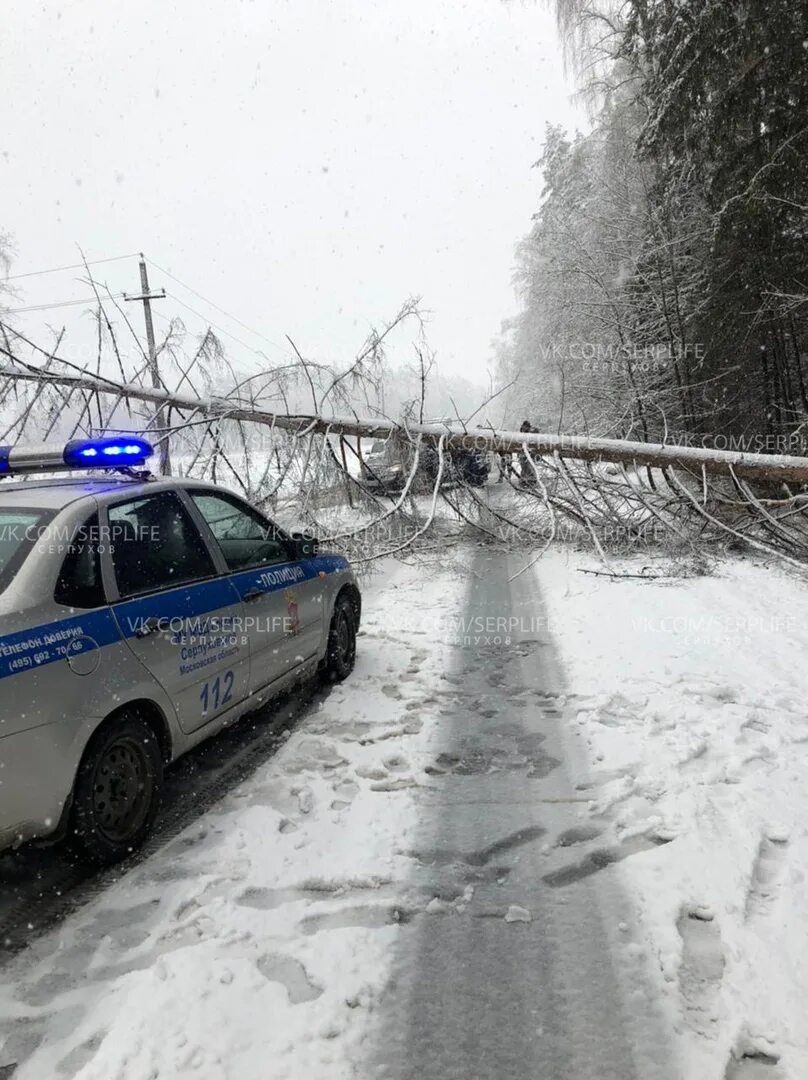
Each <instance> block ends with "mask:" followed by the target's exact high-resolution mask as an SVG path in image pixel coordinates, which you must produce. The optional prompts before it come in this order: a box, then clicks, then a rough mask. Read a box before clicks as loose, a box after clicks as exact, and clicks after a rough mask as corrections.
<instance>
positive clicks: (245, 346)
mask: <svg viewBox="0 0 808 1080" xmlns="http://www.w3.org/2000/svg"><path fill="white" fill-rule="evenodd" d="M149 262H151V259H149ZM152 265H154V264H152ZM156 269H159V267H156ZM170 276H171V275H170V274H169V277H170ZM167 295H168V296H170V297H171V298H172V300H176V301H177V303H178V304H182V306H183V307H184V308H187V309H188V311H190V312H191V314H192V315H196V317H197V319H201V320H202V322H203V323H206V324H207V325H208V326H212V327H213V329H214V330H218V331H219V333H220V334H224V335H225V336H226V337H229V338H231V339H232V340H233V341H235V342H237V343H238V344H239V345H241V347H242V348H243V349H246V350H247V351H248V352H251V353H255V355H256V356H261V357H263V358H264V359H265V360H266V359H267V356H266V354H265V353H262V352H261V350H260V349H256V348H255V347H254V346H253V345H248V344H247V342H246V341H242V340H241V338H238V337H236V335H235V334H231V333H230V331H229V330H225V329H224V327H223V326H218V325H217V324H216V323H215V322H211V320H210V319H209V318H208V317H207V315H203V314H202V313H201V312H199V311H197V310H196V309H195V308H192V307H191V305H190V304H186V303H185V301H184V300H180V298H179V297H178V296H177V294H176V293H168V294H167ZM214 307H215V305H214ZM278 348H281V346H280V345H279V346H278ZM285 351H286V352H288V350H285Z"/></svg>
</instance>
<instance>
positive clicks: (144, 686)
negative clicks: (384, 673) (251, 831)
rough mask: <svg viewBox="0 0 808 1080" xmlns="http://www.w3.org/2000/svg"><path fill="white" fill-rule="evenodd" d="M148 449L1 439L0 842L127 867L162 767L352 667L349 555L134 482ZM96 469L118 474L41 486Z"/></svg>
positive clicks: (201, 492)
mask: <svg viewBox="0 0 808 1080" xmlns="http://www.w3.org/2000/svg"><path fill="white" fill-rule="evenodd" d="M151 453H152V449H151V447H150V446H149V445H148V443H146V442H144V441H143V440H141V439H135V438H124V439H103V440H94V441H82V442H73V443H69V444H68V445H67V446H66V447H60V448H59V449H54V448H53V447H49V446H40V447H0V848H6V847H9V846H14V845H17V844H19V843H21V842H23V841H25V840H29V839H32V838H35V837H44V836H48V835H52V836H56V837H58V836H66V837H68V838H69V839H70V841H71V843H73V844H74V845H75V846H77V847H78V848H79V850H80V851H81V852H83V853H84V854H85V855H86V856H88V857H89V858H91V859H92V860H95V861H97V862H111V861H114V860H116V859H119V858H121V857H123V856H124V855H125V854H126V853H127V852H129V851H130V850H131V849H132V848H134V847H135V846H137V845H138V844H139V843H140V842H141V840H142V839H143V838H144V836H145V835H146V833H147V832H148V830H149V827H150V825H151V824H152V821H153V819H154V815H155V813H156V810H157V806H158V802H159V795H160V787H161V783H162V778H163V769H164V767H165V766H166V765H167V764H168V763H169V762H171V761H173V760H175V759H176V758H177V757H179V756H180V755H181V754H183V753H185V751H186V750H188V749H190V748H191V747H192V746H194V745H195V744H196V743H199V742H200V741H202V740H203V739H206V738H207V737H208V736H210V735H212V734H213V733H214V732H216V731H218V730H219V729H220V728H222V727H223V726H224V725H225V724H229V723H230V722H231V721H233V720H235V719H236V718H237V717H239V716H240V715H241V714H243V713H245V712H247V711H248V710H250V709H254V708H255V707H256V706H257V705H258V704H260V703H261V702H262V701H263V700H265V699H266V698H268V697H270V696H272V695H273V694H275V693H277V692H280V691H282V690H284V689H285V688H287V687H288V686H289V685H290V684H292V683H294V682H297V681H298V680H300V679H302V678H303V677H305V676H306V675H308V674H310V673H313V672H314V671H315V670H316V669H318V668H319V669H320V670H321V671H323V672H324V673H325V674H326V675H327V676H328V677H329V678H331V679H332V680H339V679H343V678H345V677H346V676H347V675H348V674H349V673H350V671H351V670H352V668H353V664H354V657H355V652H356V632H357V628H358V625H359V618H360V613H361V598H360V594H359V590H358V588H357V585H356V581H355V579H354V575H353V573H352V571H351V568H350V566H349V565H348V562H347V561H346V559H344V558H343V557H342V556H340V555H331V554H320V553H319V552H318V550H317V544H316V541H313V540H309V539H305V538H303V537H302V536H300V535H299V534H292V535H289V534H287V533H284V532H283V531H282V530H281V529H279V528H277V527H276V526H275V525H273V523H272V522H271V521H269V520H268V519H267V518H266V517H264V515H263V514H261V513H260V512H259V511H258V510H256V509H255V508H254V507H252V506H250V505H249V504H248V503H246V502H244V501H243V500H241V499H240V498H238V497H237V496H235V495H233V494H231V493H230V492H228V491H225V490H223V489H221V488H218V487H216V486H215V485H212V484H208V483H203V482H199V481H195V480H187V479H186V480H178V479H172V478H166V479H154V478H151V477H149V475H148V473H145V474H142V475H137V474H136V472H134V471H132V468H131V467H132V466H139V465H142V464H143V463H144V462H145V460H146V458H147V457H148V456H149V455H150V454H151ZM121 466H126V468H125V469H124V470H123V475H116V474H115V473H113V472H110V471H109V470H110V469H113V468H118V469H120V468H121ZM88 468H90V469H91V468H103V469H105V470H107V471H106V472H105V473H104V474H103V475H101V474H95V475H93V474H92V473H89V474H87V473H86V472H85V473H84V475H70V476H65V477H62V478H57V479H45V478H44V477H43V476H42V475H41V474H43V473H46V472H47V473H52V472H54V471H59V470H70V469H82V470H86V469H88ZM37 473H39V474H40V475H39V476H37V475H36V474H37ZM15 474H28V475H27V476H26V477H25V478H23V479H21V480H19V481H16V480H15V479H14V476H15Z"/></svg>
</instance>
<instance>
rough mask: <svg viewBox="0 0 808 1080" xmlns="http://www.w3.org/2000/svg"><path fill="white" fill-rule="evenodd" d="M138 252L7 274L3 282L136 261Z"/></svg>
mask: <svg viewBox="0 0 808 1080" xmlns="http://www.w3.org/2000/svg"><path fill="white" fill-rule="evenodd" d="M137 256H138V252H137V251H136V252H134V253H133V254H132V255H113V256H111V257H110V258H109V259H90V260H89V261H88V262H86V263H73V264H72V266H53V267H51V268H50V269H49V270H29V271H28V273H26V274H9V276H8V277H7V278H4V280H5V281H19V279H20V278H27V277H38V276H39V275H40V274H58V273H60V272H61V271H62V270H83V269H84V267H85V266H98V265H99V264H100V263H110V262H119V261H120V260H121V259H136V258H137Z"/></svg>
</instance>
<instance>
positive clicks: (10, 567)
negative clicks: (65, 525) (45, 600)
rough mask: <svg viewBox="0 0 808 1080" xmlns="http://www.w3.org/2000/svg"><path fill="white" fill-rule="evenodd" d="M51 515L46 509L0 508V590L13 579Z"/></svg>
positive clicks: (6, 586)
mask: <svg viewBox="0 0 808 1080" xmlns="http://www.w3.org/2000/svg"><path fill="white" fill-rule="evenodd" d="M51 517H52V514H51V512H50V511H47V510H35V509H30V510H29V509H14V510H4V509H2V508H0V592H3V590H4V589H6V588H8V586H9V584H10V583H11V582H12V581H13V579H14V575H15V574H16V573H17V571H18V570H19V568H20V567H21V566H22V564H23V563H24V562H25V559H26V557H27V555H28V553H29V552H30V551H31V548H32V547H33V546H34V544H35V543H36V541H37V538H38V536H39V533H40V530H41V528H42V526H43V525H44V524H45V523H46V522H47V521H49V520H50V518H51Z"/></svg>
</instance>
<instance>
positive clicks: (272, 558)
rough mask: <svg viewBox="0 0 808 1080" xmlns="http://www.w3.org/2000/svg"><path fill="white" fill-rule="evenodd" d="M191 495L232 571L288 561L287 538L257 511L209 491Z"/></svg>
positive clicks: (234, 499) (195, 492)
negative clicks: (285, 540)
mask: <svg viewBox="0 0 808 1080" xmlns="http://www.w3.org/2000/svg"><path fill="white" fill-rule="evenodd" d="M189 494H190V496H191V498H192V499H193V501H194V504H195V505H196V507H197V509H198V510H199V512H200V514H201V515H202V517H203V518H204V519H205V521H206V522H207V524H208V526H209V527H210V531H211V532H212V533H213V535H214V536H215V537H216V542H217V543H218V545H219V547H220V548H221V550H222V555H223V556H224V558H225V562H226V563H227V565H228V567H229V568H230V569H231V570H246V569H249V568H250V567H251V566H266V565H267V564H268V563H277V562H288V560H289V550H288V548H287V546H286V544H285V542H284V540H283V537H282V536H281V535H280V534H279V533H278V532H277V530H276V529H275V527H274V526H273V525H271V524H270V522H268V521H267V520H266V519H265V518H263V517H262V516H261V515H260V514H259V513H258V511H257V510H253V509H252V507H251V506H248V505H247V504H246V503H242V502H241V501H240V500H239V499H236V498H234V497H230V496H227V495H218V494H214V493H212V492H207V491H205V492H202V491H192V492H190V493H189Z"/></svg>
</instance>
